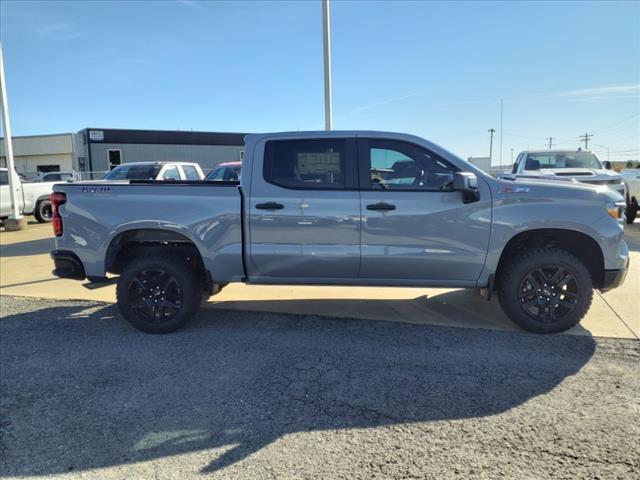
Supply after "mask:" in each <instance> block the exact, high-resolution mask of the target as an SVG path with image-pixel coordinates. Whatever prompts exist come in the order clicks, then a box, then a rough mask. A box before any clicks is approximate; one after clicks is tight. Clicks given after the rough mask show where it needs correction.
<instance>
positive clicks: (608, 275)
mask: <svg viewBox="0 0 640 480" xmlns="http://www.w3.org/2000/svg"><path fill="white" fill-rule="evenodd" d="M628 271H629V259H627V264H626V266H625V267H624V268H621V269H619V270H605V271H604V282H603V285H602V288H601V289H600V291H601V292H606V291H609V290H613V289H614V288H617V287H619V286H620V285H622V284H623V283H624V279H625V278H627V272H628Z"/></svg>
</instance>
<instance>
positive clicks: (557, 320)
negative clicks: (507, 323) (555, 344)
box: [498, 247, 593, 333]
mask: <svg viewBox="0 0 640 480" xmlns="http://www.w3.org/2000/svg"><path fill="white" fill-rule="evenodd" d="M592 298H593V281H592V279H591V275H590V274H589V270H587V267H586V266H585V265H584V263H582V262H581V261H580V260H579V259H578V258H576V257H575V256H574V255H572V254H571V253H569V252H567V251H565V250H562V249H559V248H555V247H544V248H532V249H528V250H526V251H523V252H521V253H519V254H516V255H515V256H514V257H513V258H511V259H510V260H509V263H508V265H506V266H505V267H504V269H503V271H502V272H501V273H500V280H499V284H498V299H499V300H500V305H501V306H502V309H503V310H504V312H505V313H506V314H507V316H508V317H509V318H510V319H511V320H512V321H513V322H514V323H515V324H517V325H518V326H520V327H521V328H523V329H524V330H527V331H529V332H533V333H558V332H563V331H565V330H567V329H569V328H571V327H573V326H575V325H577V324H578V323H579V322H580V320H581V319H582V317H584V315H585V314H586V313H587V310H589V307H590V306H591V300H592Z"/></svg>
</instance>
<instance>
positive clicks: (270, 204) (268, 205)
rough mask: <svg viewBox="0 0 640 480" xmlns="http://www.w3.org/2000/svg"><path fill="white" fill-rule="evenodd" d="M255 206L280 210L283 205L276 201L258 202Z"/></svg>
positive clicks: (260, 208)
mask: <svg viewBox="0 0 640 480" xmlns="http://www.w3.org/2000/svg"><path fill="white" fill-rule="evenodd" d="M256 208H257V209H259V210H282V209H283V208H284V205H282V204H281V203H276V202H267V203H258V204H256Z"/></svg>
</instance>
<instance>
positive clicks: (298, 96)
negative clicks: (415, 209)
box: [0, 0, 640, 164]
mask: <svg viewBox="0 0 640 480" xmlns="http://www.w3.org/2000/svg"><path fill="white" fill-rule="evenodd" d="M0 5H1V6H0V16H1V24H0V26H1V27H2V29H1V39H2V44H3V49H4V57H5V70H6V74H7V82H8V94H9V102H10V107H11V116H12V127H13V132H14V135H31V134H41V133H55V132H65V131H77V130H79V129H81V128H84V127H87V126H91V127H105V128H108V127H111V128H140V129H146V128H149V129H178V128H179V129H183V130H191V129H192V130H208V131H239V132H263V131H281V130H298V129H299V130H307V129H320V128H322V127H323V122H324V117H323V115H324V110H323V108H324V107H323V84H322V29H321V28H322V18H321V5H320V2H319V1H311V0H310V1H300V2H267V1H261V2H197V1H187V0H183V1H175V2H170V1H164V2H150V1H145V2H82V3H81V2H70V3H65V2H54V1H49V2H44V3H37V2H26V1H22V2H13V1H8V0H3V1H2V2H1V4H0ZM331 8H332V10H331V13H332V54H333V88H334V113H335V115H334V127H335V128H336V129H376V130H394V131H402V132H410V133H415V134H418V135H421V136H424V137H426V138H428V139H430V140H432V141H435V142H437V143H439V144H441V145H442V146H444V147H445V148H448V149H449V150H452V151H454V152H456V153H458V154H459V155H461V156H463V157H467V156H470V155H473V156H488V150H489V134H488V132H487V130H488V129H489V128H492V127H493V128H495V129H496V130H498V132H497V133H496V137H495V140H494V148H495V149H494V163H497V162H498V160H499V157H500V152H499V146H500V98H501V97H503V98H504V132H503V133H504V135H503V163H505V164H506V163H509V162H510V156H511V154H510V149H511V148H513V149H514V150H515V152H516V154H517V152H518V151H519V150H522V149H525V148H542V147H544V145H545V140H544V137H548V136H553V137H554V138H555V140H554V143H557V144H558V146H560V147H571V148H574V147H577V146H578V144H579V140H578V135H581V134H583V133H584V132H585V131H586V132H589V133H593V134H594V137H593V139H592V144H593V145H594V147H593V148H594V150H596V151H598V154H599V156H600V158H602V159H606V156H607V154H606V150H605V148H603V147H602V146H603V145H604V146H606V147H609V149H610V152H612V153H611V159H612V160H614V159H616V160H623V159H628V158H635V159H638V158H639V157H640V154H639V149H640V2H620V3H616V2H602V3H598V2H592V3H581V2H566V3H564V2H553V3H552V2H531V3H524V2H459V3H454V2H445V3H440V2H366V1H361V2H347V1H334V2H332V7H331Z"/></svg>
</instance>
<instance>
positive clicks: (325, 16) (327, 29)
mask: <svg viewBox="0 0 640 480" xmlns="http://www.w3.org/2000/svg"><path fill="white" fill-rule="evenodd" d="M322 47H323V51H324V128H325V130H331V128H332V123H333V121H332V111H331V110H332V106H331V103H332V98H331V18H330V17H329V0H322Z"/></svg>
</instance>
